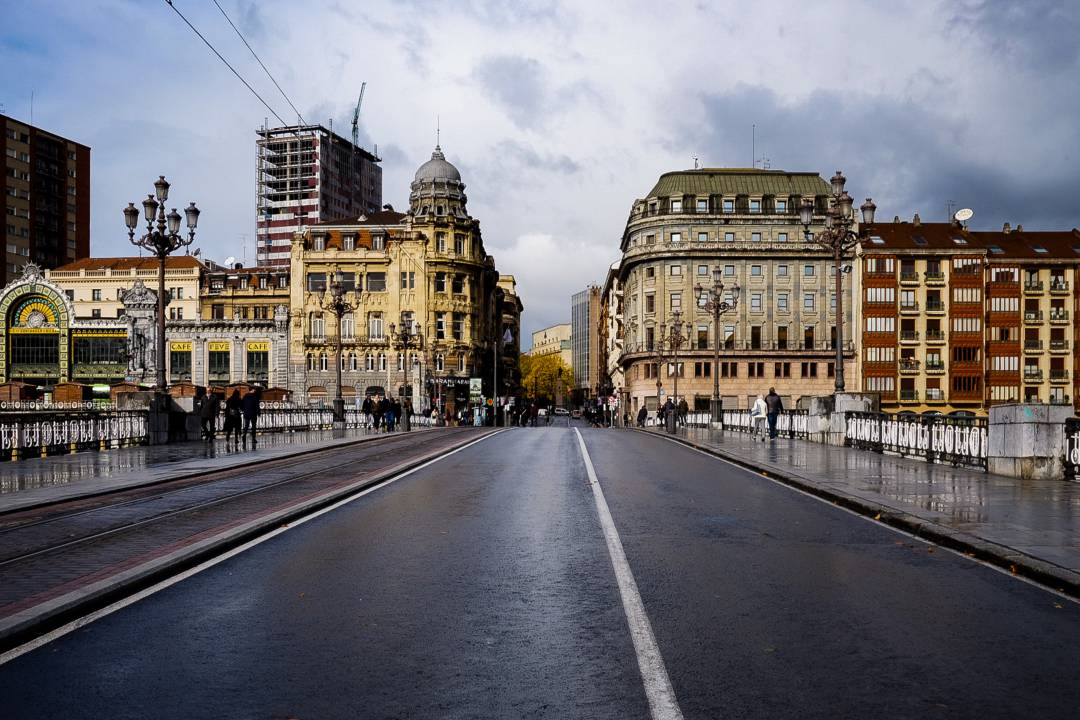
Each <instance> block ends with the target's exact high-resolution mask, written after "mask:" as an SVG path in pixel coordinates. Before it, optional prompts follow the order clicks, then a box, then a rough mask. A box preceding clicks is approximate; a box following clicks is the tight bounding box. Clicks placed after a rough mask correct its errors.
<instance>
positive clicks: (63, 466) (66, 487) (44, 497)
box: [0, 428, 421, 512]
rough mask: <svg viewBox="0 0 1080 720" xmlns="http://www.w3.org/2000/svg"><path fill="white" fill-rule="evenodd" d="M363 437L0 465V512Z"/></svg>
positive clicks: (277, 438) (295, 435)
mask: <svg viewBox="0 0 1080 720" xmlns="http://www.w3.org/2000/svg"><path fill="white" fill-rule="evenodd" d="M412 432H414V433H415V432H421V431H420V430H414V431H412ZM395 434H400V433H395ZM367 437H372V438H374V437H379V435H377V434H375V433H373V432H371V431H368V430H364V429H363V428H353V429H348V430H346V431H345V432H344V434H341V433H339V434H338V435H337V436H335V433H334V431H333V430H306V431H296V432H272V433H264V434H261V435H259V436H258V444H257V445H252V444H251V442H250V441H249V442H248V444H247V445H246V446H244V445H240V446H239V447H236V446H235V445H234V446H231V447H230V446H228V445H227V444H226V443H225V440H224V438H223V437H220V435H219V439H217V440H215V441H214V442H212V443H207V442H203V441H195V442H184V443H175V444H170V445H146V446H140V447H129V448H117V449H113V450H103V451H100V452H81V453H72V454H70V455H54V456H50V457H44V458H32V459H29V460H15V461H10V462H2V463H0V512H9V511H12V510H23V509H26V508H29V507H34V506H36V505H43V504H48V503H52V502H56V501H57V500H66V499H70V498H77V497H83V496H86V495H94V494H97V493H101V492H107V491H111V490H117V489H121V488H127V487H133V486H136V485H144V484H150V483H154V482H158V481H161V480H169V479H173V478H176V477H181V476H185V475H193V474H198V473H204V472H210V471H215V470H225V469H228V468H233V467H238V466H242V465H251V464H255V463H260V462H265V461H267V460H272V459H275V458H279V457H284V456H288V455H298V454H302V453H306V452H312V451H314V450H322V449H324V448H328V447H334V446H338V445H350V444H353V443H356V442H359V441H362V440H363V439H364V438H367ZM384 437H385V436H384Z"/></svg>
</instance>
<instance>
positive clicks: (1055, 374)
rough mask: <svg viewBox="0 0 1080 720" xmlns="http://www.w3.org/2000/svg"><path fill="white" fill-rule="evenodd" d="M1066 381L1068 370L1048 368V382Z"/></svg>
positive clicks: (1067, 379)
mask: <svg viewBox="0 0 1080 720" xmlns="http://www.w3.org/2000/svg"><path fill="white" fill-rule="evenodd" d="M1068 381H1069V371H1068V370H1061V369H1058V370H1055V369H1053V368H1051V369H1050V382H1052V383H1062V382H1068Z"/></svg>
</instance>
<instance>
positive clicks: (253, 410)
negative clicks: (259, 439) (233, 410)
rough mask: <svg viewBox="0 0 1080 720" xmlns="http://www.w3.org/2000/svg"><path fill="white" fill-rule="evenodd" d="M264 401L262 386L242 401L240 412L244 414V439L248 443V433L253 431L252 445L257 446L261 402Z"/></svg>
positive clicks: (249, 393)
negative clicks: (256, 437) (256, 435)
mask: <svg viewBox="0 0 1080 720" xmlns="http://www.w3.org/2000/svg"><path fill="white" fill-rule="evenodd" d="M261 401H262V388H261V387H255V388H254V389H253V390H251V391H250V392H248V394H247V395H245V396H244V399H243V400H241V401H240V412H241V413H242V414H243V416H244V430H243V435H242V437H243V440H244V444H245V445H246V444H247V436H248V433H249V432H250V433H251V447H255V431H256V429H257V428H258V424H259V411H260V408H259V404H260V402H261Z"/></svg>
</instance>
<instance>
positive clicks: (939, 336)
mask: <svg viewBox="0 0 1080 720" xmlns="http://www.w3.org/2000/svg"><path fill="white" fill-rule="evenodd" d="M926 342H928V343H941V342H945V331H944V330H927V331H926Z"/></svg>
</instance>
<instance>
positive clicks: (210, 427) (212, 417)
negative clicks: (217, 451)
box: [199, 393, 221, 440]
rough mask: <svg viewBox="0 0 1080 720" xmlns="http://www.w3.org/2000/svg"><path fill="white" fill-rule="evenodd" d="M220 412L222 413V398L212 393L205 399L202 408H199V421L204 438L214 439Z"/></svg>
mask: <svg viewBox="0 0 1080 720" xmlns="http://www.w3.org/2000/svg"><path fill="white" fill-rule="evenodd" d="M219 412H221V398H219V397H218V396H217V393H210V394H209V395H207V396H206V397H205V398H203V402H202V406H200V407H199V420H200V423H201V425H202V435H203V438H205V439H206V440H213V439H214V433H215V432H216V430H217V416H218V413H219Z"/></svg>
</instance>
